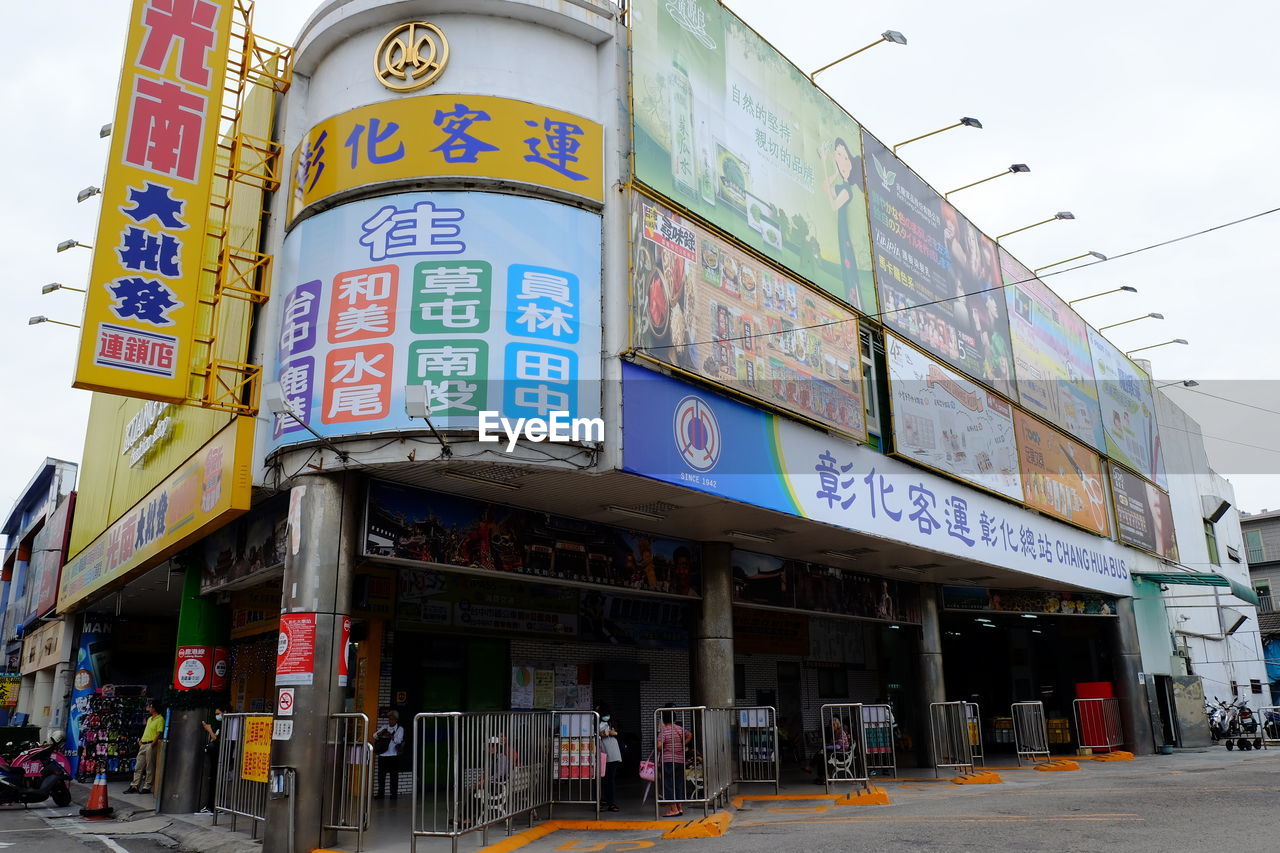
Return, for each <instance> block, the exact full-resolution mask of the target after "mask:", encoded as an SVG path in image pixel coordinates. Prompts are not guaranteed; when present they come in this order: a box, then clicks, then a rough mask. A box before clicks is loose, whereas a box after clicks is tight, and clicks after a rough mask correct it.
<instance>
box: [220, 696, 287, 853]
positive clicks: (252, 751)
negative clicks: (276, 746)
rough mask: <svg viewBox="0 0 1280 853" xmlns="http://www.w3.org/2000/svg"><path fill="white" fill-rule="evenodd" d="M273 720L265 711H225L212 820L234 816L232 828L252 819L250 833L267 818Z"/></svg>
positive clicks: (254, 835)
mask: <svg viewBox="0 0 1280 853" xmlns="http://www.w3.org/2000/svg"><path fill="white" fill-rule="evenodd" d="M272 724H273V719H272V717H270V716H267V715H264V714H223V715H222V731H221V733H220V734H219V735H218V741H219V742H220V743H221V744H222V746H221V747H219V749H218V768H217V771H216V776H215V779H214V784H215V789H214V797H213V822H214V824H217V822H218V816H219V815H223V814H229V815H231V829H232V830H233V831H234V830H235V829H236V824H237V823H238V822H239V819H240V818H242V817H244V818H249V819H250V820H251V821H253V824H252V827H251V828H250V834H251V835H252V836H253V837H254V838H257V837H258V824H259V823H261V822H263V821H265V820H266V818H267V778H268V773H269V772H270V769H271V729H272Z"/></svg>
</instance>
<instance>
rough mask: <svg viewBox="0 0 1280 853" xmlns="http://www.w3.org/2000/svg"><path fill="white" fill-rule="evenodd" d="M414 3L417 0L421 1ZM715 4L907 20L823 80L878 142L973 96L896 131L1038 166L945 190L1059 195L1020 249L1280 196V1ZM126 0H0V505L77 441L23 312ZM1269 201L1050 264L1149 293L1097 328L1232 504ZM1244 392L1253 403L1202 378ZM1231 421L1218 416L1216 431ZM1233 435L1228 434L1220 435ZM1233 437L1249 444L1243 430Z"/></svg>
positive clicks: (271, 9)
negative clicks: (1186, 418)
mask: <svg viewBox="0 0 1280 853" xmlns="http://www.w3.org/2000/svg"><path fill="white" fill-rule="evenodd" d="M319 5H320V4H319V0H258V3H257V27H256V28H257V30H258V31H259V32H261V33H262V34H263V35H266V36H269V37H272V38H276V39H279V40H281V41H292V40H293V39H294V37H295V36H296V35H297V33H298V30H299V29H300V27H301V25H302V23H303V21H304V20H305V19H306V17H307V16H308V15H309V14H310V13H311V12H312V11H313V10H314V9H315V8H317V7H318V6H319ZM424 5H429V4H424ZM729 5H730V7H731V8H732V9H734V11H736V12H737V13H738V14H739V15H740V16H741V17H742V18H743V19H744V20H746V21H747V23H749V24H751V25H752V26H753V27H755V28H756V29H757V30H758V31H760V32H761V33H762V34H763V35H764V36H765V37H766V38H768V39H769V40H770V41H772V42H773V43H774V45H775V46H777V47H778V48H779V49H780V50H781V51H782V52H783V53H784V54H786V55H787V56H788V57H789V58H790V59H791V60H792V61H794V62H795V63H796V64H797V65H799V66H800V67H801V68H803V69H805V70H811V69H813V68H816V67H818V66H821V65H823V64H825V63H826V62H828V61H830V60H832V59H834V58H836V57H838V56H841V55H842V54H845V53H848V52H849V51H851V50H854V49H855V48H858V47H860V46H862V45H864V44H867V43H868V42H871V41H873V40H874V39H875V38H877V37H878V35H879V33H880V32H882V31H883V30H885V29H896V30H900V31H901V32H903V33H904V34H905V35H906V36H907V38H908V40H909V44H908V45H907V46H905V47H899V46H896V45H890V44H884V45H880V46H878V47H876V48H874V49H873V50H870V51H868V52H867V53H864V54H862V55H861V56H859V57H857V58H855V59H853V60H850V61H849V62H847V63H845V64H843V65H839V66H837V67H835V68H833V69H832V70H830V71H828V72H825V73H824V74H823V75H822V76H821V77H819V78H818V79H819V81H820V82H821V83H822V84H823V86H824V88H826V89H827V91H828V92H829V93H830V94H831V95H832V96H833V97H834V98H836V99H837V100H838V101H839V102H840V103H841V104H843V105H844V107H845V108H846V109H848V110H849V111H850V112H851V113H852V114H853V115H854V117H855V118H857V119H858V120H859V121H861V122H862V123H863V124H864V125H866V126H867V127H868V128H869V129H870V130H871V132H872V133H874V134H876V135H877V136H878V137H880V138H881V139H883V140H884V141H885V142H886V143H889V144H893V143H894V142H899V141H901V140H903V139H906V138H908V137H912V136H916V135H918V134H920V133H924V132H926V131H929V130H933V129H935V128H938V127H941V126H943V125H946V124H950V123H952V122H954V121H956V120H957V119H958V118H959V117H960V116H974V117H976V118H979V119H981V121H982V122H983V123H984V125H985V129H983V130H972V129H968V128H959V129H956V130H953V131H950V132H948V133H946V134H944V135H940V136H938V137H935V138H932V139H928V140H924V141H921V142H918V143H915V144H914V145H912V146H909V147H908V148H905V149H903V151H902V154H903V156H904V159H905V160H906V161H907V162H908V163H909V165H911V166H912V167H913V168H914V169H915V170H916V171H918V172H920V173H921V175H922V176H923V177H924V178H925V179H926V180H927V181H929V182H930V183H932V184H933V185H934V186H935V187H936V188H938V189H939V190H947V189H951V188H953V187H956V186H959V185H961V184H966V183H969V182H970V181H973V180H976V179H978V178H981V177H985V176H987V175H992V174H995V173H996V172H998V171H1001V170H1003V169H1005V168H1007V167H1008V165H1009V164H1010V163H1014V162H1024V163H1027V164H1028V165H1030V167H1031V169H1032V171H1031V173H1030V174H1026V175H1011V176H1008V177H1005V178H1001V179H1000V180H998V181H993V182H991V183H990V184H986V185H983V186H981V187H978V188H975V189H972V190H968V191H966V192H964V193H962V194H959V195H957V196H955V197H954V201H956V202H957V204H958V205H959V207H960V208H961V209H962V210H963V211H964V212H965V213H966V214H968V215H969V216H970V218H971V219H973V220H974V222H975V223H976V224H977V225H978V226H980V227H981V228H983V229H984V230H985V231H987V233H989V234H992V235H994V234H999V233H1002V232H1005V231H1010V230H1013V229H1014V228H1017V227H1019V226H1021V225H1025V224H1029V223H1031V222H1035V221H1037V220H1040V219H1044V218H1046V217H1048V216H1051V215H1052V214H1053V213H1054V212H1055V211H1059V210H1070V211H1072V212H1074V213H1075V214H1076V216H1077V217H1078V219H1077V220H1076V221H1074V222H1054V223H1052V224H1050V225H1045V226H1043V227H1041V228H1037V229H1035V230H1033V231H1030V232H1028V233H1026V234H1023V235H1017V236H1015V237H1011V238H1009V240H1008V241H1007V244H1006V245H1007V246H1008V248H1009V249H1010V250H1011V251H1013V252H1014V253H1015V254H1016V255H1017V256H1018V257H1019V258H1020V259H1021V260H1022V261H1024V262H1025V263H1026V264H1027V265H1028V266H1030V267H1038V266H1042V265H1045V264H1050V263H1053V262H1054V261H1058V260H1061V259H1064V258H1067V257H1071V256H1073V255H1077V254H1080V253H1082V252H1085V251H1087V250H1090V249H1093V250H1097V251H1100V252H1103V253H1105V254H1108V255H1116V254H1120V253H1122V252H1125V251H1128V250H1131V249H1135V248H1139V247H1141V246H1145V245H1148V244H1151V243H1156V242H1159V241H1161V240H1164V239H1168V238H1171V237H1176V236H1180V235H1182V234H1186V233H1189V232H1193V231H1197V230H1200V229H1203V228H1207V227H1210V226H1213V225H1217V224H1220V223H1223V222H1226V221H1229V220H1233V219H1238V218H1241V217H1244V216H1248V215H1251V214H1254V213H1258V212H1260V211H1263V210H1268V209H1270V208H1273V207H1280V157H1277V155H1276V147H1275V140H1276V139H1277V138H1280V109H1277V105H1280V71H1277V67H1276V63H1275V55H1276V54H1275V46H1274V39H1275V34H1276V33H1277V32H1280V4H1276V3H1274V2H1265V0H1252V2H1248V0H1218V2H1214V3H1200V2H1188V0H1169V2H1164V3H1158V4H1157V3H1117V2H1115V0H1110V1H1109V2H1099V0H1076V2H1072V3H1027V2H1025V0H1021V1H1020V2H1014V0H968V2H964V3H943V2H939V0H893V1H892V2H891V1H890V0H877V2H854V0H787V2H778V0H735V2H731V3H730V4H729ZM129 7H130V2H129V0H60V1H59V2H56V3H18V2H16V0H8V2H5V3H4V4H3V8H2V12H3V21H4V23H3V27H0V115H3V116H4V117H5V124H6V127H7V128H8V129H7V131H6V132H5V133H3V134H0V163H3V164H4V167H5V172H6V176H5V178H4V182H3V190H2V191H0V249H2V252H3V258H4V267H5V273H6V276H5V279H6V280H5V281H4V285H3V286H4V287H5V289H6V293H7V297H8V298H7V304H8V305H9V306H10V308H9V309H8V310H6V311H5V312H4V314H3V316H2V317H0V324H3V332H2V333H0V364H3V365H4V373H3V377H4V378H3V380H2V381H3V386H2V387H3V390H4V399H5V400H6V401H7V402H6V403H5V404H4V405H3V407H2V409H0V411H2V414H0V441H2V442H3V447H4V449H5V450H4V459H5V463H4V465H3V471H2V472H0V505H2V506H3V507H4V511H6V512H7V508H8V507H9V506H10V505H11V501H12V500H13V499H14V498H15V497H16V495H17V492H18V490H19V489H21V488H22V486H23V485H24V484H25V483H26V482H27V480H28V479H29V478H30V476H31V474H32V473H33V472H34V470H35V467H36V465H37V464H38V463H39V462H40V461H41V460H42V459H43V458H44V457H46V456H54V457H60V458H63V459H69V460H72V461H79V459H80V455H81V451H82V447H83V440H84V428H85V418H86V415H87V411H88V394H87V393H85V392H81V391H73V390H71V388H70V381H71V372H72V358H73V351H74V346H75V342H76V334H77V333H76V331H75V330H73V329H67V328H63V327H58V326H51V325H42V326H31V327H29V326H28V325H27V318H28V317H29V316H31V315H35V314H45V315H48V316H49V317H51V318H54V319H60V320H66V321H70V322H77V323H78V322H79V318H80V312H81V301H80V295H79V294H77V293H66V292H64V293H55V294H51V295H49V296H41V295H40V286H41V285H43V284H45V283H48V282H51V281H60V282H63V283H65V284H68V285H72V286H75V287H83V286H84V284H85V281H86V277H87V274H88V268H89V252H87V251H85V250H83V249H76V250H73V251H69V252H65V253H63V254H55V252H54V246H55V245H56V244H57V243H58V242H59V241H61V240H63V239H66V238H69V237H74V238H77V239H80V240H82V241H84V242H92V239H93V235H94V228H95V224H96V218H97V210H98V200H97V199H92V200H90V201H87V202H85V203H84V204H79V205H77V204H76V201H75V196H76V193H77V191H79V190H80V189H81V188H82V187H85V186H87V185H90V184H99V183H100V182H101V177H102V170H103V166H104V160H105V155H106V152H107V140H101V139H99V138H98V128H99V127H100V126H102V125H103V124H105V123H106V122H109V121H111V119H112V111H113V105H114V98H115V90H116V82H117V77H118V73H119V67H120V56H121V52H122V50H123V40H124V30H125V25H126V23H127V17H128V11H129ZM1278 262H1280V214H1275V215H1273V216H1270V217H1265V218H1262V219H1259V220H1256V221H1253V222H1249V223H1246V224H1243V225H1238V226H1236V227H1233V228H1229V229H1225V230H1222V231H1220V232H1217V233H1214V234H1211V235H1209V236H1205V237H1199V238H1196V239H1193V240H1189V241H1186V242H1183V243H1180V244H1178V245H1175V246H1172V247H1168V248H1163V249H1157V250H1154V251H1151V252H1147V253H1144V254H1141V255H1138V256H1135V257H1132V258H1126V259H1121V260H1117V261H1113V262H1108V263H1105V264H1099V265H1097V266H1094V267H1092V268H1089V269H1086V270H1080V271H1078V272H1071V273H1068V274H1065V275H1060V276H1056V277H1054V278H1052V279H1049V283H1050V284H1051V285H1052V286H1053V287H1054V289H1056V290H1057V291H1058V292H1059V293H1060V294H1062V295H1063V296H1064V297H1066V298H1068V299H1071V298H1075V297H1079V296H1084V295H1087V294H1090V293H1094V292H1097V291H1101V290H1106V289H1109V288H1112V287H1117V286H1119V285H1122V284H1129V285H1132V286H1135V287H1137V288H1138V289H1139V291H1140V292H1139V293H1138V294H1136V295H1133V294H1115V295H1111V296H1106V297H1103V298H1100V299H1097V300H1093V301H1091V302H1087V303H1084V304H1083V305H1082V306H1080V307H1081V309H1082V313H1083V314H1084V316H1085V319H1087V320H1089V321H1090V322H1091V323H1093V324H1094V325H1095V326H1098V325H1104V324H1106V323H1110V322H1117V321H1120V320H1125V319H1128V318H1130V317H1134V316H1138V315H1140V314H1145V313H1147V312H1150V311H1157V312H1160V313H1163V314H1164V315H1165V317H1166V318H1167V319H1165V320H1164V321H1157V320H1145V321H1143V322H1140V323H1133V324H1130V325H1128V326H1125V327H1123V328H1120V329H1115V330H1113V331H1112V332H1111V333H1109V334H1110V336H1111V338H1112V340H1114V341H1115V342H1116V343H1117V344H1118V345H1119V346H1120V347H1121V348H1122V349H1132V348H1135V347H1139V346H1143V345H1146V344H1153V343H1158V342H1160V341H1164V340H1168V339H1170V338H1175V337H1181V338H1187V339H1189V340H1190V341H1191V345H1190V346H1186V347H1183V346H1168V347H1164V348H1161V349H1157V350H1152V351H1151V352H1150V356H1151V358H1152V361H1153V363H1154V370H1155V375H1156V378H1157V381H1175V380H1181V379H1188V378H1190V379H1196V380H1197V381H1199V382H1200V383H1201V386H1200V388H1198V389H1196V391H1188V390H1184V389H1182V388H1175V389H1171V393H1172V394H1174V395H1176V396H1175V399H1176V400H1177V401H1178V402H1179V403H1180V404H1182V405H1183V406H1184V407H1185V408H1187V409H1188V410H1189V411H1190V412H1192V414H1193V415H1194V416H1195V417H1196V418H1197V419H1198V420H1199V421H1200V422H1201V423H1202V424H1203V426H1204V431H1205V433H1206V434H1207V435H1210V436H1216V437H1217V438H1214V439H1210V440H1209V441H1208V446H1209V449H1210V452H1211V454H1212V458H1213V460H1214V464H1215V467H1217V469H1218V470H1219V471H1220V472H1221V473H1223V474H1225V475H1226V476H1227V477H1228V478H1229V479H1231V481H1232V482H1233V483H1234V485H1235V487H1236V492H1237V498H1238V503H1239V505H1240V506H1241V508H1243V509H1245V510H1249V511H1257V510H1259V509H1261V508H1263V507H1268V508H1272V509H1275V508H1280V439H1277V438H1276V436H1277V435H1280V414H1275V413H1272V412H1269V411H1263V410H1265V409H1270V410H1276V411H1280V382H1277V381H1276V380H1277V378H1280V343H1278V342H1277V338H1278V337H1280V324H1278V322H1277V318H1280V287H1277V285H1278V284H1280V281H1278V277H1277V269H1278V268H1280V263H1278ZM1197 392H1207V393H1209V394H1215V395H1218V396H1222V397H1228V398H1232V399H1236V400H1242V401H1246V402H1249V403H1251V404H1253V405H1254V406H1256V407H1259V408H1246V407H1243V406H1239V405H1234V404H1231V403H1227V402H1222V401H1220V400H1216V399H1213V398H1211V397H1208V396H1205V394H1204V393H1197ZM1223 439H1225V440H1223ZM1229 442H1236V444H1232V443H1229ZM1241 445H1256V446H1257V447H1259V448H1266V449H1253V448H1248V447H1243V446H1241Z"/></svg>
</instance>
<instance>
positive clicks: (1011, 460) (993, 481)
mask: <svg viewBox="0 0 1280 853" xmlns="http://www.w3.org/2000/svg"><path fill="white" fill-rule="evenodd" d="M885 356H886V362H887V364H888V367H889V401H890V408H891V409H892V415H893V441H894V453H895V454H896V455H898V456H901V457H904V458H906V459H911V460H913V461H915V462H918V463H920V464H922V465H926V466H928V467H930V468H933V469H935V470H937V471H940V472H942V473H944V474H950V475H951V476H953V477H958V478H960V479H962V480H967V481H968V482H970V483H973V484H974V485H976V486H979V487H981V488H984V489H988V490H989V491H992V492H996V493H998V494H1002V495H1004V496H1006V497H1010V498H1013V499H1015V500H1022V496H1023V495H1022V491H1023V490H1022V480H1021V477H1020V475H1019V472H1018V450H1017V442H1016V440H1015V438H1014V428H1013V406H1011V405H1010V404H1009V401H1007V400H1005V399H1003V398H1001V397H999V396H997V395H996V394H993V393H991V392H990V391H988V390H987V389H986V388H984V387H983V386H981V385H979V384H977V383H976V382H973V381H972V380H970V379H969V378H968V377H965V376H962V375H961V374H959V373H956V372H955V371H954V370H952V369H951V368H949V367H947V366H945V365H944V364H942V363H941V362H939V361H935V360H934V359H932V358H930V357H929V356H927V355H925V354H924V353H922V352H921V351H919V350H917V349H916V348H915V347H913V346H911V345H910V344H908V343H906V342H905V341H903V340H900V339H899V338H896V337H894V336H893V335H886V336H885Z"/></svg>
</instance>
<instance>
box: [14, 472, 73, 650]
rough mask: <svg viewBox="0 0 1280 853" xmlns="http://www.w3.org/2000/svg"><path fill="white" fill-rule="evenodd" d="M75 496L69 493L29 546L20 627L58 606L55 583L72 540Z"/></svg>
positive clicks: (60, 575) (60, 574)
mask: <svg viewBox="0 0 1280 853" xmlns="http://www.w3.org/2000/svg"><path fill="white" fill-rule="evenodd" d="M75 505H76V494H75V492H72V493H71V494H70V495H68V496H67V498H66V499H65V500H63V502H62V503H61V504H59V505H58V508H57V509H56V510H54V511H53V512H52V513H50V515H49V516H48V518H47V519H45V523H44V527H42V528H41V529H40V532H39V533H37V534H36V536H35V541H34V542H33V543H32V546H31V562H30V563H29V564H28V566H27V578H28V580H27V588H26V593H25V595H24V596H23V603H24V610H23V613H22V627H24V628H25V627H26V625H28V624H29V623H31V622H32V621H34V620H36V619H39V618H40V617H42V616H46V615H48V614H49V613H50V612H51V611H52V610H53V608H54V606H55V605H57V603H58V580H59V579H60V578H61V577H62V564H63V563H65V562H66V559H67V543H68V542H69V541H70V539H71V518H72V516H73V514H74V513H75Z"/></svg>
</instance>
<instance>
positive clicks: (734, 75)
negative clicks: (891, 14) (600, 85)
mask: <svg viewBox="0 0 1280 853" xmlns="http://www.w3.org/2000/svg"><path fill="white" fill-rule="evenodd" d="M631 16H632V29H631V41H632V49H633V51H634V58H633V62H634V80H633V84H632V85H633V89H634V95H633V100H634V103H633V116H634V123H635V127H634V129H635V170H636V177H637V179H639V180H640V181H643V182H644V183H645V184H648V185H649V186H650V187H652V188H653V189H654V190H656V191H658V192H660V193H662V194H663V195H665V196H667V197H668V198H672V199H675V200H676V201H677V202H679V203H680V204H681V205H683V206H684V207H686V208H688V209H689V210H691V211H693V212H694V213H696V214H697V215H699V216H701V217H703V218H705V219H707V220H708V221H710V222H712V223H714V224H715V225H716V226H718V227H720V228H723V229H724V230H725V231H727V232H729V233H730V234H732V235H733V236H734V237H736V238H737V239H739V240H741V241H743V242H744V243H746V244H748V245H750V246H752V247H753V248H755V249H757V250H759V251H761V252H764V253H766V254H767V255H769V256H770V257H772V258H776V259H777V260H778V262H779V263H781V264H782V265H784V266H785V267H787V268H788V269H790V270H793V271H794V272H796V273H797V274H799V275H800V276H802V277H804V278H807V279H809V280H810V281H812V282H813V283H815V284H817V285H818V286H819V287H821V288H822V289H824V290H826V291H828V292H830V293H832V294H834V295H835V296H837V297H838V298H840V299H842V300H844V301H846V302H848V303H849V304H850V305H852V306H853V307H855V308H857V309H859V310H861V311H862V312H864V313H868V314H869V313H874V311H875V306H876V303H875V287H874V285H873V282H872V273H871V249H870V242H869V238H868V236H867V215H866V199H865V195H864V192H863V177H862V164H861V159H862V154H861V142H860V139H859V137H860V136H861V129H860V128H859V126H858V123H857V122H855V121H854V120H853V119H852V118H851V117H850V116H849V115H848V114H847V113H846V112H844V110H842V109H841V108H840V107H839V106H838V105H837V104H836V103H835V102H834V101H832V100H831V99H830V98H829V97H827V95H826V94H825V93H823V92H822V90H821V89H819V88H818V87H816V86H814V85H813V84H812V83H811V82H810V81H809V80H808V78H806V77H805V76H804V74H802V73H801V72H800V70H799V69H798V68H796V67H795V66H794V65H792V64H791V63H790V62H788V61H787V60H786V58H785V57H783V56H782V54H780V53H778V52H777V51H776V50H774V49H773V48H772V47H771V46H770V45H769V44H768V43H767V42H765V41H764V39H762V38H760V36H758V35H757V34H756V33H755V32H754V31H753V30H752V29H751V28H750V27H748V26H747V25H746V24H744V23H742V21H740V20H738V18H737V17H735V16H734V15H733V13H731V12H729V11H728V10H727V9H725V8H724V7H723V6H721V5H720V4H719V3H717V2H715V0H667V2H665V3H663V2H648V3H639V4H632V8H631Z"/></svg>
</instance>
